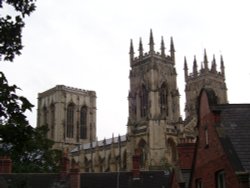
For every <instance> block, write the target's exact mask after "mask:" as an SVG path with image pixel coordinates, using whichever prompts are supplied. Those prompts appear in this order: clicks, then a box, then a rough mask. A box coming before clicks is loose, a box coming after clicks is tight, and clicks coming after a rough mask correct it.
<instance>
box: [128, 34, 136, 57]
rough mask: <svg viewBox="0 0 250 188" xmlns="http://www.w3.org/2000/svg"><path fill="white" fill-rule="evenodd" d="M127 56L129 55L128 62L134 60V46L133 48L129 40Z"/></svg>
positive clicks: (131, 41)
mask: <svg viewBox="0 0 250 188" xmlns="http://www.w3.org/2000/svg"><path fill="white" fill-rule="evenodd" d="M129 54H130V60H133V59H134V54H135V52H134V46H133V40H132V39H130V49H129Z"/></svg>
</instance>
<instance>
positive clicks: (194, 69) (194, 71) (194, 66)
mask: <svg viewBox="0 0 250 188" xmlns="http://www.w3.org/2000/svg"><path fill="white" fill-rule="evenodd" d="M197 74H198V71H197V61H196V56H194V63H193V75H194V76H197Z"/></svg>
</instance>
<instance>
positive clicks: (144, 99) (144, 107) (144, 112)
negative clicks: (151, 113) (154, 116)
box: [140, 85, 148, 117]
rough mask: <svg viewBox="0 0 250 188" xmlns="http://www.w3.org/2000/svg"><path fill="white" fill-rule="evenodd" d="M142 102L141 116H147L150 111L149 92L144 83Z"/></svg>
mask: <svg viewBox="0 0 250 188" xmlns="http://www.w3.org/2000/svg"><path fill="white" fill-rule="evenodd" d="M140 102H141V117H146V116H147V113H148V92H147V89H146V87H145V85H142V90H141V101H140Z"/></svg>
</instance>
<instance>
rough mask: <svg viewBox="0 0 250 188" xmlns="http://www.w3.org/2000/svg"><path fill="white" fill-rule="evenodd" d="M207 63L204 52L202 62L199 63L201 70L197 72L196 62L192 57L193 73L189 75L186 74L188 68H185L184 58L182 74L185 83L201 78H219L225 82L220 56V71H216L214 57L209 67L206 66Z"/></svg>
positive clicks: (222, 62)
mask: <svg viewBox="0 0 250 188" xmlns="http://www.w3.org/2000/svg"><path fill="white" fill-rule="evenodd" d="M208 64H209V62H208V59H207V55H206V50H204V60H203V61H202V62H201V68H200V70H199V71H198V66H197V61H196V57H194V61H193V71H192V72H191V73H189V72H188V66H187V60H186V57H185V59H184V73H185V81H186V82H187V81H190V80H194V79H199V78H201V77H204V76H206V77H208V76H211V77H214V78H221V79H222V80H225V67H224V61H223V58H222V56H221V58H220V71H218V70H217V63H216V59H215V56H213V60H212V62H211V67H210V68H209V66H208Z"/></svg>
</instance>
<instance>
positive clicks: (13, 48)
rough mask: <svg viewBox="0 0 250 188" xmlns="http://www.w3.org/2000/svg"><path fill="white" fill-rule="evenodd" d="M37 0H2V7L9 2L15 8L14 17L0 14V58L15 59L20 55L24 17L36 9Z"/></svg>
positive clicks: (0, 0)
mask: <svg viewBox="0 0 250 188" xmlns="http://www.w3.org/2000/svg"><path fill="white" fill-rule="evenodd" d="M34 2H35V0H0V9H1V8H3V4H8V5H10V6H12V7H13V8H14V9H15V11H16V12H15V13H16V14H17V15H16V16H15V17H14V18H13V17H12V16H10V15H6V16H5V17H2V16H1V15H0V60H2V59H3V60H6V61H13V59H14V57H15V55H20V54H21V50H22V48H23V45H22V29H23V28H24V25H25V24H24V21H23V19H24V17H25V16H26V15H27V16H29V15H30V14H31V12H32V11H34V10H35V3H34Z"/></svg>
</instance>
